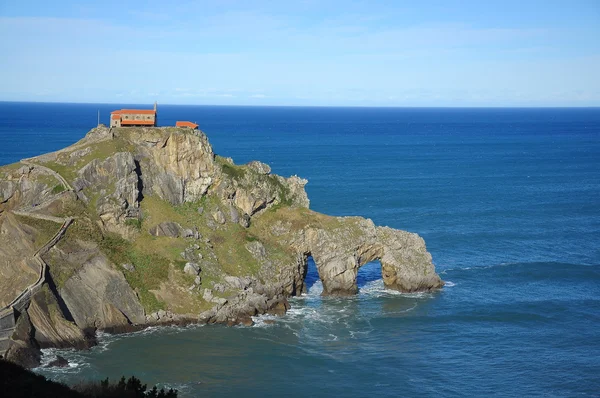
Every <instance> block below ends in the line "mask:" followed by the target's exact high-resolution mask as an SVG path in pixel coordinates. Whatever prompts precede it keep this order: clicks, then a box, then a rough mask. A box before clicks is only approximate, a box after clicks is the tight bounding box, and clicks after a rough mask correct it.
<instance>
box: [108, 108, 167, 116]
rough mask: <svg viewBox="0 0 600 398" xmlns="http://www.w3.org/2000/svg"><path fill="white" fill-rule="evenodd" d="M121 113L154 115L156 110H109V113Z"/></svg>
mask: <svg viewBox="0 0 600 398" xmlns="http://www.w3.org/2000/svg"><path fill="white" fill-rule="evenodd" d="M123 113H127V114H130V113H135V114H138V115H155V114H156V111H155V110H153V109H119V110H117V111H113V112H111V114H117V115H119V114H123Z"/></svg>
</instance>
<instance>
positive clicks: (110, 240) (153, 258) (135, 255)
mask: <svg viewBox="0 0 600 398" xmlns="http://www.w3.org/2000/svg"><path fill="white" fill-rule="evenodd" d="M99 246H100V249H101V250H102V252H103V253H104V254H106V255H107V256H108V257H109V259H110V260H111V261H112V262H113V263H114V264H116V265H118V264H126V263H128V264H133V266H134V267H135V272H125V278H126V279H127V282H128V283H129V284H130V285H131V287H132V288H133V289H134V290H135V291H136V292H137V293H138V295H139V298H140V302H141V303H142V305H143V306H144V308H145V309H146V311H148V312H153V311H157V310H161V309H165V303H163V302H161V301H159V300H158V299H157V298H156V296H155V295H154V294H152V292H150V290H154V289H159V288H160V284H161V282H163V281H166V280H167V279H168V277H169V260H168V259H167V258H165V257H163V256H160V255H158V254H156V253H152V252H144V251H141V250H139V249H137V248H136V246H134V245H133V244H132V243H131V242H129V241H127V240H125V239H123V238H121V237H120V236H118V235H116V234H110V233H108V234H106V235H104V237H103V239H102V240H101V241H100V242H99ZM149 249H150V248H149Z"/></svg>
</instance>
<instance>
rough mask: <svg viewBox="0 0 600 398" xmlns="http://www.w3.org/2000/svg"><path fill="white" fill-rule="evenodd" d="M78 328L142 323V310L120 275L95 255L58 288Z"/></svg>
mask: <svg viewBox="0 0 600 398" xmlns="http://www.w3.org/2000/svg"><path fill="white" fill-rule="evenodd" d="M60 295H61V296H62V298H63V300H64V302H65V304H66V305H67V307H68V308H69V311H70V313H71V314H72V316H73V319H74V320H75V323H76V324H77V326H79V328H81V329H87V328H96V327H99V328H101V329H108V328H115V327H123V326H126V325H127V324H128V323H132V324H142V323H144V322H145V316H144V309H143V308H142V306H141V304H140V302H139V301H138V299H137V296H136V294H135V293H134V292H133V290H132V289H131V287H130V286H129V284H128V283H127V281H126V280H125V278H124V277H123V274H122V273H121V272H119V271H116V270H114V269H113V268H112V267H111V265H110V262H109V261H108V259H107V258H106V256H104V255H103V254H101V253H99V252H96V253H95V254H92V255H91V256H90V258H89V259H88V260H87V261H85V262H84V263H83V264H82V266H81V268H80V269H79V271H78V272H77V273H75V274H74V275H73V276H72V277H71V278H69V279H68V280H67V281H66V282H65V284H64V286H63V287H62V289H60Z"/></svg>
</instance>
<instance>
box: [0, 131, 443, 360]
mask: <svg viewBox="0 0 600 398" xmlns="http://www.w3.org/2000/svg"><path fill="white" fill-rule="evenodd" d="M306 183H307V181H306V180H303V179H301V178H299V177H296V176H293V177H289V178H284V177H280V176H277V175H273V174H271V169H270V167H269V166H268V165H266V164H263V163H260V162H258V161H254V162H251V163H249V164H247V165H241V166H240V165H235V164H234V163H233V161H232V160H231V159H228V158H223V157H219V156H216V155H215V154H214V153H213V151H212V147H211V146H210V144H209V142H208V139H207V137H206V135H205V134H204V133H202V132H200V131H193V130H189V129H181V128H111V129H108V128H105V127H98V128H96V129H93V130H92V131H90V132H89V133H88V134H87V135H86V137H85V138H84V139H82V140H81V141H79V142H78V143H76V144H74V145H72V146H70V147H68V148H65V149H63V150H61V151H58V152H54V153H51V154H46V155H41V156H38V157H36V158H32V159H27V160H26V161H23V162H22V163H21V164H15V165H8V166H3V167H1V168H0V232H1V233H0V258H3V259H4V260H3V261H4V262H3V263H0V272H1V273H0V274H1V275H2V279H0V305H2V306H5V308H4V310H3V312H2V314H5V315H6V314H8V315H6V316H5V318H2V320H1V321H2V325H3V326H2V328H0V329H1V330H4V332H3V333H4V334H5V335H6V337H3V336H2V335H0V343H1V344H4V345H3V346H2V345H0V351H2V347H4V351H3V352H0V355H3V356H4V357H5V358H7V359H9V360H12V361H15V362H18V363H20V364H22V365H24V366H28V367H32V366H37V364H39V349H40V348H45V347H57V348H67V347H74V348H78V349H85V348H89V347H90V346H92V345H93V344H95V339H94V333H95V331H97V330H104V331H109V332H111V333H124V332H131V331H135V330H139V329H142V328H144V327H148V326H155V325H168V324H190V323H210V324H212V323H219V324H225V325H237V324H242V325H250V324H251V323H252V319H251V317H252V316H255V315H259V314H265V313H272V314H276V315H283V314H285V312H286V311H287V310H288V309H289V303H288V301H287V298H288V297H292V296H296V295H299V294H301V293H303V292H305V291H306V287H305V283H304V279H305V277H306V272H307V261H308V258H309V257H310V256H312V258H313V259H314V261H315V263H316V265H317V270H318V273H319V277H320V279H321V281H322V283H323V294H324V295H336V296H345V295H353V294H356V293H357V292H358V288H357V285H356V277H357V272H358V269H359V268H360V267H361V266H362V265H364V264H366V263H368V262H370V261H376V260H378V261H379V262H380V263H381V269H382V279H383V282H384V285H385V287H386V288H388V289H394V290H398V291H401V292H417V291H429V290H433V289H438V288H440V287H442V286H443V282H442V281H441V279H440V278H439V276H438V275H437V274H436V273H435V268H434V266H433V263H432V261H431V255H430V254H429V253H428V252H427V250H426V247H425V242H424V241H423V239H422V238H421V237H419V236H418V235H417V234H414V233H409V232H405V231H400V230H395V229H392V228H388V227H379V226H375V225H374V224H373V222H372V221H371V220H369V219H364V218H361V217H331V216H327V215H324V214H320V213H317V212H314V211H312V210H310V209H309V200H308V197H307V195H306V192H305V190H304V186H305V184H306ZM65 219H69V220H72V223H71V222H70V223H69V224H68V225H66V226H65V225H64V224H63V225H62V226H61V225H59V223H60V222H61V221H63V220H65ZM59 228H62V229H64V230H63V231H59ZM59 232H60V234H59ZM59 235H60V236H59ZM57 236H58V238H57ZM41 245H43V247H44V248H45V249H44V250H43V252H42V253H40V249H39V247H40V246H41ZM36 256H37V257H36ZM36 258H37V259H38V260H37V261H34V259H36ZM39 264H42V266H43V269H44V271H43V273H44V279H43V280H42V281H41V283H40V284H39V286H40V287H39V289H36V291H35V292H32V294H31V295H30V297H27V300H26V302H25V304H24V305H23V308H13V307H11V306H7V305H8V304H9V303H10V302H11V301H12V300H13V298H14V297H15V296H16V295H18V294H19V292H21V291H23V290H24V289H26V288H27V286H29V285H30V284H31V283H32V282H33V281H35V279H34V278H35V277H36V276H35V275H36V273H37V274H38V275H39V273H40V265H39ZM3 316H4V315H3ZM11 317H12V318H11ZM3 342H4V343H3Z"/></svg>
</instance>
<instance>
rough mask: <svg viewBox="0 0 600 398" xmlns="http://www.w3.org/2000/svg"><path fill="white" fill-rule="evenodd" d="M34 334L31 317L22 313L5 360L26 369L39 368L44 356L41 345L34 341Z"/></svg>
mask: <svg viewBox="0 0 600 398" xmlns="http://www.w3.org/2000/svg"><path fill="white" fill-rule="evenodd" d="M34 332H35V330H34V328H33V326H32V325H31V321H30V319H29V315H28V314H27V312H24V313H22V314H21V316H19V319H17V323H16V325H15V330H14V332H13V334H12V336H11V338H10V346H9V348H8V351H7V352H6V354H5V359H6V360H8V361H11V362H14V363H17V364H19V365H21V366H23V367H25V368H34V367H36V366H39V364H40V360H41V357H42V354H41V351H40V346H39V344H38V343H37V341H35V339H34Z"/></svg>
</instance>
